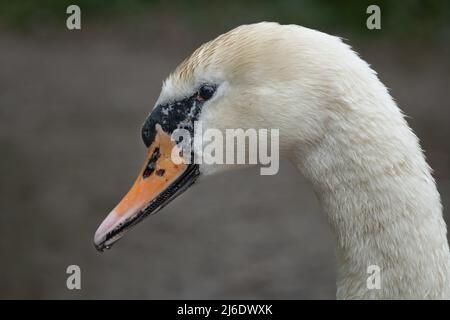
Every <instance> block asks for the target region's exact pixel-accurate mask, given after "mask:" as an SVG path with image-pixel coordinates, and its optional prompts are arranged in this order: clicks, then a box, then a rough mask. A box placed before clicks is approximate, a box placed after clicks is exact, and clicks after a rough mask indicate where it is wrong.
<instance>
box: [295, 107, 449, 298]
mask: <svg viewBox="0 0 450 320" xmlns="http://www.w3.org/2000/svg"><path fill="white" fill-rule="evenodd" d="M350 109H351V108H350ZM362 109H364V108H362ZM378 110H380V111H385V112H384V113H381V114H377V115H376V117H375V116H373V115H371V114H370V112H367V110H362V112H359V111H356V110H354V111H351V112H349V113H348V114H347V115H346V118H345V120H342V118H341V120H340V121H330V123H332V124H333V125H332V126H330V127H329V128H328V130H327V132H326V134H325V135H324V136H323V137H322V139H321V141H319V142H317V143H316V144H314V145H312V146H310V147H305V146H302V148H299V150H298V152H297V153H296V155H295V156H294V157H295V160H294V161H295V162H296V163H297V164H298V166H299V168H300V170H301V171H302V172H303V174H304V175H305V176H306V177H307V178H308V179H309V180H310V181H311V183H312V184H313V186H314V190H315V192H316V193H317V195H318V197H319V200H320V202H321V204H322V206H323V208H324V209H325V211H326V212H327V214H328V218H329V222H330V225H331V227H332V229H333V230H334V233H335V235H336V243H337V262H338V280H337V290H338V291H337V296H338V298H449V297H450V295H449V294H450V293H449V290H450V289H449V288H450V282H449V279H450V270H449V268H450V254H449V248H448V242H447V238H446V233H447V230H446V225H445V222H444V220H443V217H442V207H441V202H440V196H439V193H438V191H437V189H436V185H435V182H434V179H433V177H432V175H431V172H430V168H429V167H428V165H427V163H426V162H425V159H424V156H423V154H422V151H421V149H420V146H419V144H418V140H417V138H416V136H415V135H414V133H412V131H411V130H410V128H409V127H408V125H407V123H406V121H405V120H404V119H403V116H402V115H401V113H400V111H399V110H398V108H397V107H396V106H395V104H394V103H393V102H392V101H390V100H389V99H388V103H387V104H385V105H384V106H381V107H380V108H378ZM373 266H375V267H373ZM374 268H375V269H374ZM377 268H379V270H380V271H379V276H380V278H379V279H381V281H380V283H379V285H377V283H376V281H375V279H374V278H370V276H371V275H374V274H375V271H376V270H377ZM368 281H369V282H370V281H372V282H371V283H372V284H370V283H369V284H368ZM378 286H379V288H378Z"/></svg>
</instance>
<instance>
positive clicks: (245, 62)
mask: <svg viewBox="0 0 450 320" xmlns="http://www.w3.org/2000/svg"><path fill="white" fill-rule="evenodd" d="M344 46H345V45H343V43H342V42H341V41H340V40H339V39H338V38H336V37H332V36H329V35H326V34H324V33H321V32H318V31H314V30H311V29H307V28H303V27H299V26H295V25H291V26H282V25H279V24H277V23H258V24H253V25H244V26H240V27H238V28H236V29H233V30H231V31H230V32H228V33H226V34H223V35H221V36H219V37H218V38H216V39H214V40H212V41H210V42H208V43H205V44H204V45H202V46H201V47H200V48H198V49H197V50H196V51H195V52H194V53H193V54H192V55H191V56H190V57H189V58H188V59H186V60H185V61H183V62H182V63H181V64H180V65H179V66H178V67H177V68H176V69H175V71H174V72H173V73H172V74H171V75H170V76H169V77H168V78H167V79H166V80H165V81H164V84H163V87H162V90H161V94H160V96H159V98H158V100H157V102H156V104H155V107H154V109H153V111H152V112H151V113H150V115H149V116H148V118H147V119H146V120H145V122H144V125H143V129H142V138H143V141H144V143H145V145H146V147H147V148H148V156H147V159H146V160H145V163H144V166H143V168H142V170H141V171H140V173H139V175H138V177H137V179H136V182H135V184H134V185H133V187H132V188H131V190H130V191H129V193H128V194H127V195H126V196H125V197H124V198H123V199H122V201H121V202H120V203H119V204H118V205H117V206H116V207H115V208H114V210H113V211H112V212H111V213H110V214H109V215H108V217H107V218H106V219H105V220H104V221H103V223H102V224H101V225H100V227H99V228H98V230H97V232H96V234H95V239H94V244H95V246H96V248H97V249H98V250H103V249H104V248H108V247H110V246H111V245H112V244H113V243H114V242H116V241H117V240H118V239H120V238H121V237H122V235H123V234H124V232H125V231H126V230H128V229H129V228H130V227H131V226H133V225H135V224H136V223H138V222H139V221H141V220H142V219H143V218H144V217H146V216H148V215H149V214H153V213H155V212H157V211H158V210H160V209H161V208H162V207H163V206H165V205H166V204H167V203H169V202H170V201H171V200H172V199H174V198H175V197H176V196H178V195H179V194H181V193H182V192H183V191H184V190H186V189H187V188H188V187H189V186H190V185H192V183H193V182H195V180H196V179H197V178H198V177H199V176H200V175H210V174H214V173H216V172H218V171H222V170H226V169H230V168H234V167H236V165H229V164H220V165H219V164H212V165H207V164H205V163H202V164H196V163H181V164H176V163H174V162H173V159H172V152H173V150H177V149H176V148H177V146H178V143H179V142H180V141H175V140H174V139H173V133H174V131H175V130H177V129H180V128H182V129H185V130H187V132H189V133H190V135H191V137H193V136H194V127H195V122H199V123H201V126H202V129H203V130H204V131H206V130H208V129H214V130H219V131H221V132H224V131H225V130H226V129H237V128H242V129H244V130H246V129H248V128H255V129H259V128H265V129H278V130H279V134H280V137H281V139H280V145H279V152H280V155H281V156H282V157H283V156H286V157H289V153H290V152H291V149H292V147H291V146H292V144H293V143H295V144H296V146H300V147H302V146H304V147H305V148H306V147H308V146H310V145H312V144H314V141H316V140H317V139H320V137H321V135H323V132H324V123H326V118H327V117H328V106H329V105H330V104H331V103H332V101H334V100H335V96H334V95H333V94H329V93H330V90H329V83H330V82H329V81H328V80H327V78H329V77H331V76H332V73H333V72H331V73H330V70H337V69H338V68H339V66H336V65H335V64H333V63H331V61H336V59H334V58H333V57H334V56H336V55H337V52H339V51H341V52H343V53H345V52H346V51H345V50H346V49H343V47H344ZM196 152H197V150H196V149H195V148H193V150H192V153H191V155H188V157H191V156H192V157H194V155H195V153H196ZM184 157H186V154H185V155H184Z"/></svg>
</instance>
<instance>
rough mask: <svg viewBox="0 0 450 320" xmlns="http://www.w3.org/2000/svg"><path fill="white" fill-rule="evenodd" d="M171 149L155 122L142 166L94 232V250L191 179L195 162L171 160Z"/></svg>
mask: <svg viewBox="0 0 450 320" xmlns="http://www.w3.org/2000/svg"><path fill="white" fill-rule="evenodd" d="M173 148H178V147H177V145H176V143H175V142H174V141H173V140H171V137H170V135H169V134H168V133H166V132H164V130H163V129H162V128H161V127H160V126H159V125H156V134H155V136H154V141H153V142H152V143H150V144H149V147H148V154H147V157H146V159H145V163H144V166H143V167H142V169H141V171H140V173H139V175H138V177H137V179H136V181H135V183H134V185H133V186H132V188H131V190H130V191H129V192H128V193H127V194H126V195H125V197H124V198H123V199H122V201H120V203H119V204H118V205H117V206H116V207H115V208H114V209H113V210H112V211H111V213H110V214H109V215H108V216H107V217H106V219H105V220H104V221H103V223H102V224H101V225H100V227H99V228H98V229H97V231H96V233H95V236H94V245H95V247H96V249H97V250H99V251H103V250H104V249H109V248H110V247H111V246H112V245H113V244H114V243H115V242H116V241H117V240H119V239H120V238H121V237H122V236H123V234H124V233H125V231H127V230H128V229H130V228H131V227H132V226H134V225H136V224H137V223H138V222H140V221H141V220H143V219H144V218H145V217H146V216H148V215H150V214H153V213H156V212H157V211H159V210H160V209H161V208H163V207H164V206H165V205H166V204H168V203H169V202H170V201H171V200H173V199H174V198H175V197H176V196H178V195H179V194H181V193H182V192H183V191H184V190H186V189H187V188H188V187H189V186H190V185H192V184H193V183H194V182H195V180H196V178H197V177H198V175H199V170H198V165H195V164H186V163H181V164H176V163H174V162H173V161H172V159H171V154H172V150H173Z"/></svg>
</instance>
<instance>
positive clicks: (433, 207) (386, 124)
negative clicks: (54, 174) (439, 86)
mask: <svg viewBox="0 0 450 320" xmlns="http://www.w3.org/2000/svg"><path fill="white" fill-rule="evenodd" d="M193 120H201V121H202V125H203V127H206V128H218V129H220V130H225V129H226V128H279V130H280V154H281V156H282V157H285V158H287V159H290V160H291V161H292V162H293V163H294V164H295V165H296V166H297V167H298V168H299V170H300V171H301V172H302V173H303V174H304V175H305V176H306V178H307V179H308V180H309V181H310V182H311V184H312V185H313V188H314V190H315V192H316V194H317V195H318V198H319V200H320V202H321V204H322V205H323V207H324V209H325V211H326V212H327V214H328V217H329V221H330V224H331V226H332V229H334V231H335V234H336V251H337V262H338V279H337V297H338V298H342V299H366V298H367V299H377V298H388V299H397V298H425V299H443V298H449V297H450V255H449V247H448V243H447V238H446V232H447V231H446V225H445V222H444V220H443V217H442V207H441V202H440V196H439V193H438V191H437V189H436V185H435V182H434V179H433V177H432V175H431V173H430V168H429V167H428V165H427V163H426V162H425V159H424V156H423V154H422V151H421V148H420V146H419V142H418V139H417V137H416V136H415V135H414V133H413V132H412V131H411V129H410V128H409V126H408V124H407V123H406V121H405V119H404V117H403V115H402V113H401V111H400V110H399V108H398V107H397V106H396V104H395V102H394V100H393V99H392V98H391V96H390V95H389V93H388V91H387V89H386V87H385V86H384V85H383V84H382V83H381V82H380V80H379V79H378V77H377V75H376V73H375V72H374V71H373V70H372V69H371V68H370V67H369V65H368V64H367V63H366V62H365V61H363V60H362V59H360V58H359V57H358V56H357V54H355V52H354V51H352V50H351V48H350V47H349V46H348V45H346V44H344V43H343V42H342V41H341V40H340V39H339V38H337V37H334V36H330V35H327V34H325V33H321V32H318V31H315V30H311V29H307V28H304V27H300V26H296V25H279V24H277V23H267V22H263V23H258V24H253V25H244V26H240V27H238V28H236V29H234V30H232V31H230V32H228V33H226V34H223V35H221V36H219V37H218V38H216V39H215V40H213V41H210V42H208V43H206V44H204V45H202V46H201V47H200V48H199V49H197V50H196V51H195V52H194V53H193V54H192V55H191V56H190V57H189V58H188V59H186V60H185V61H184V62H182V63H181V64H180V65H179V66H178V67H177V69H176V70H175V72H174V73H172V74H171V75H170V76H169V77H168V79H167V80H166V81H165V82H164V84H163V88H162V91H161V94H160V97H159V99H158V101H157V102H156V106H155V108H154V110H153V111H152V113H151V114H150V115H149V117H148V118H147V120H146V121H145V123H144V127H143V130H142V137H143V140H144V142H145V144H146V145H147V147H148V148H149V150H148V158H147V160H146V162H145V165H144V168H143V169H142V171H141V173H140V175H139V176H138V178H137V180H136V182H135V184H134V186H133V187H132V189H131V190H130V192H129V193H128V194H127V195H126V196H125V197H124V199H123V200H122V201H121V202H120V203H119V204H118V205H117V207H115V209H114V210H113V211H112V212H111V213H110V214H109V215H108V217H107V218H106V219H105V220H104V222H103V223H102V224H101V225H100V227H99V229H98V230H97V232H96V234H95V239H94V243H95V246H96V247H97V249H99V250H103V249H104V248H109V247H110V246H111V245H112V244H113V243H114V242H115V241H117V240H118V239H119V238H121V236H122V235H123V233H124V231H125V230H127V229H128V228H129V227H131V226H133V225H135V224H136V223H137V222H139V221H141V220H142V219H143V218H144V217H145V216H147V215H149V214H151V213H154V212H156V211H158V210H159V209H161V208H162V207H163V206H164V205H166V204H167V203H168V202H170V201H171V200H172V199H173V198H175V197H176V196H177V195H179V194H180V193H182V192H183V191H184V190H185V189H187V188H188V187H189V186H190V185H191V184H192V183H193V182H194V181H195V180H196V178H197V177H198V176H199V175H201V174H203V175H210V174H214V173H215V172H218V171H220V170H222V169H226V168H230V167H231V166H229V165H214V166H213V165H205V164H201V165H198V164H181V165H178V166H177V165H174V164H173V162H171V160H170V156H169V155H170V150H171V148H172V147H173V146H174V144H175V142H173V141H171V140H170V137H169V136H170V134H171V133H172V132H173V130H174V129H175V128H177V126H179V125H180V123H181V122H183V123H186V122H188V123H191V122H192V121H193ZM158 168H159V169H158ZM161 169H162V171H161ZM155 170H157V171H155ZM158 170H159V171H158ZM370 265H377V266H379V267H380V269H381V271H380V276H381V288H379V289H369V288H368V286H367V278H368V276H369V275H368V274H367V269H368V266H370Z"/></svg>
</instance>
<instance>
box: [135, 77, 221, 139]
mask: <svg viewBox="0 0 450 320" xmlns="http://www.w3.org/2000/svg"><path fill="white" fill-rule="evenodd" d="M215 90H216V86H215V85H203V86H201V87H200V88H199V90H198V92H196V93H195V94H193V95H192V96H190V97H188V98H185V99H183V100H180V101H176V102H173V103H168V104H163V105H158V106H157V107H156V108H155V109H154V110H153V111H152V113H151V114H150V115H149V116H148V118H147V119H146V120H145V122H144V125H143V127H142V140H143V141H144V143H145V145H146V146H147V147H149V146H150V145H151V144H152V142H153V141H154V140H155V136H156V128H155V126H156V124H159V125H160V126H161V127H162V129H163V130H164V132H166V133H167V134H172V133H173V131H174V130H175V129H186V130H189V131H190V132H191V136H192V137H193V134H194V121H196V120H198V118H199V116H200V113H201V111H202V107H203V105H204V104H205V101H207V100H209V99H210V98H211V97H212V96H213V95H214V92H215Z"/></svg>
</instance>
